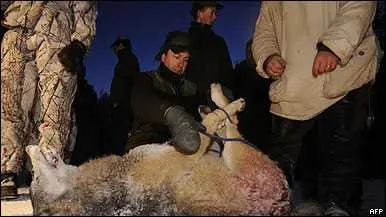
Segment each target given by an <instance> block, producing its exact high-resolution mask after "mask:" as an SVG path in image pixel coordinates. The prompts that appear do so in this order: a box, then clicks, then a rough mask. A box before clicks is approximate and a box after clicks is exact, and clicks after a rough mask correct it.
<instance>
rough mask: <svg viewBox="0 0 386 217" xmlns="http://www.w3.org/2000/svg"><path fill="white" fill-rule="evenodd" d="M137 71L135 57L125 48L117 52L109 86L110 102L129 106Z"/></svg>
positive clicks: (137, 64) (137, 65) (137, 66)
mask: <svg viewBox="0 0 386 217" xmlns="http://www.w3.org/2000/svg"><path fill="white" fill-rule="evenodd" d="M138 73H139V62H138V59H137V57H136V56H135V55H134V54H133V53H131V52H128V51H126V50H122V51H121V52H119V53H118V63H117V64H116V66H115V70H114V77H113V80H112V82H111V87H110V99H111V103H112V104H113V105H114V104H116V105H117V106H122V107H124V108H129V107H130V92H131V88H132V86H133V83H134V79H135V76H137V75H138Z"/></svg>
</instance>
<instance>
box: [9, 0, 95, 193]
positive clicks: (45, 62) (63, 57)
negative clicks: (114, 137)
mask: <svg viewBox="0 0 386 217" xmlns="http://www.w3.org/2000/svg"><path fill="white" fill-rule="evenodd" d="M95 21H96V3H95V2H91V1H66V2H59V1H50V2H45V1H38V2H35V1H28V2H27V1H14V2H13V3H12V4H11V5H10V6H9V7H8V9H7V11H6V15H5V20H4V21H3V24H4V25H6V26H9V27H10V28H11V30H10V31H8V32H7V33H6V35H5V36H4V39H3V41H2V46H1V47H2V59H1V61H2V64H1V67H2V68H1V84H2V91H1V94H2V96H1V99H2V104H1V105H2V107H1V121H2V133H1V149H2V151H1V173H2V181H1V188H2V196H3V187H4V189H6V190H7V191H4V192H6V193H5V194H6V195H5V196H7V195H8V196H9V195H14V196H15V195H16V193H17V192H16V191H17V188H16V185H15V183H14V179H15V176H16V174H17V173H20V171H21V169H22V168H21V167H22V164H21V161H22V160H21V159H23V156H24V147H25V145H27V144H35V143H36V144H38V145H42V146H52V147H54V148H55V149H57V151H58V153H60V154H61V156H62V157H63V158H64V159H65V161H66V162H67V163H68V161H69V160H70V153H71V151H72V148H73V147H70V144H74V142H73V141H70V135H71V129H72V126H71V125H72V120H71V119H72V117H71V114H72V112H71V104H72V101H73V99H74V95H75V91H76V80H77V74H78V73H82V72H83V71H84V65H83V56H84V55H85V53H86V51H87V49H88V48H89V47H90V46H91V43H92V41H93V39H94V36H95V24H96V23H95ZM30 74H33V75H30ZM29 76H32V77H33V76H35V80H31V84H28V85H29V86H31V87H34V88H35V89H34V90H36V92H34V93H30V92H31V91H27V92H25V91H23V88H22V87H23V82H24V81H23V80H24V78H26V79H27V77H29ZM24 86H26V85H24ZM3 88H4V89H3ZM26 95H28V97H26ZM25 99H26V100H25ZM25 101H27V102H26V103H25ZM22 105H24V106H25V107H24V108H23V107H22ZM34 106H36V107H34ZM23 112H24V114H27V115H23ZM39 125H40V126H39ZM37 126H39V127H38V129H37ZM31 135H35V136H36V139H37V140H38V141H36V142H35V141H33V140H32V138H31ZM3 178H4V179H3ZM12 180H13V181H12Z"/></svg>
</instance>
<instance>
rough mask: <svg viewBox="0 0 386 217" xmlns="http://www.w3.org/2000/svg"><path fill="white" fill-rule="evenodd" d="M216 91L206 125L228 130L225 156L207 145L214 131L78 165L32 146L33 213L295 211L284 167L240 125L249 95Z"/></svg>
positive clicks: (216, 88) (214, 86) (219, 132)
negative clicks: (182, 147)
mask: <svg viewBox="0 0 386 217" xmlns="http://www.w3.org/2000/svg"><path fill="white" fill-rule="evenodd" d="M211 94H212V100H213V101H214V102H215V103H216V105H217V106H218V107H219V109H216V110H214V111H208V112H209V113H207V114H204V113H203V112H202V116H203V121H202V125H203V126H204V128H205V129H206V133H205V134H207V135H214V134H215V133H217V135H219V136H222V137H225V138H228V140H225V142H224V149H223V152H222V155H221V157H219V156H215V155H213V154H208V153H207V150H208V148H209V146H210V144H211V143H212V139H211V138H210V137H208V136H207V135H204V134H203V133H201V134H200V139H201V144H200V148H199V150H198V152H196V153H195V154H192V155H184V154H182V153H180V152H178V151H176V150H175V149H174V147H173V146H171V145H168V144H167V143H166V144H149V145H143V146H139V147H137V148H135V149H133V150H131V151H130V152H129V153H127V154H126V155H124V156H122V157H121V156H114V155H113V156H107V157H103V158H99V159H94V160H91V161H89V162H87V163H85V164H83V165H81V166H79V167H75V166H71V165H66V164H65V163H64V162H63V160H62V159H61V157H60V156H59V154H58V153H56V152H55V151H54V150H52V149H49V147H40V146H28V147H27V148H26V151H27V153H28V155H29V156H30V158H31V161H32V164H33V171H34V175H33V181H32V183H31V200H32V204H33V208H34V215H290V214H291V212H292V211H293V209H292V205H291V203H290V195H289V190H288V183H287V181H286V178H285V176H284V174H283V173H282V171H281V170H280V169H279V167H278V166H277V164H276V163H275V162H273V161H272V160H270V159H269V158H268V156H266V155H265V154H264V153H263V152H261V151H260V150H258V149H256V148H253V147H251V146H249V145H247V144H246V143H244V142H243V140H242V136H241V135H240V133H239V131H238V130H237V113H238V112H240V111H242V110H243V108H244V107H245V101H244V100H243V99H238V100H236V101H233V102H231V103H229V102H228V100H227V99H226V97H224V95H223V93H222V89H221V86H220V85H219V84H212V85H211ZM202 111H203V110H202Z"/></svg>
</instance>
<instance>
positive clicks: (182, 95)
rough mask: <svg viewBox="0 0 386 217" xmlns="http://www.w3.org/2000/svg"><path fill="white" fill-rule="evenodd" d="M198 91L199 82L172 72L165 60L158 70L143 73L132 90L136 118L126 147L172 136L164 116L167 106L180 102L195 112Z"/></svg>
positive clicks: (162, 140)
mask: <svg viewBox="0 0 386 217" xmlns="http://www.w3.org/2000/svg"><path fill="white" fill-rule="evenodd" d="M196 93H197V86H196V84H194V83H192V82H190V81H187V80H185V79H184V77H183V76H181V75H178V74H176V73H173V72H171V71H170V70H169V69H168V68H167V67H166V66H165V65H163V64H162V63H161V65H160V67H159V68H158V70H156V71H153V72H149V73H140V75H139V76H138V77H137V80H136V82H135V83H134V86H133V90H132V100H131V105H132V109H133V113H134V121H133V128H132V132H131V133H132V135H131V136H130V137H129V139H128V140H129V141H128V145H127V148H126V151H128V150H129V149H132V148H134V147H136V146H139V145H143V144H150V143H163V142H166V141H167V140H169V139H171V134H170V131H169V128H168V126H167V125H166V120H165V117H164V114H165V111H166V109H167V108H169V107H171V106H176V105H180V106H182V107H184V108H185V109H186V111H187V112H188V113H190V114H191V115H193V116H194V115H195V113H197V106H198V104H197V99H196Z"/></svg>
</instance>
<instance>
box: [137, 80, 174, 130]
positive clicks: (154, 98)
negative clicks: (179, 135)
mask: <svg viewBox="0 0 386 217" xmlns="http://www.w3.org/2000/svg"><path fill="white" fill-rule="evenodd" d="M171 106H174V105H173V104H172V103H171V102H170V101H168V100H165V99H163V98H161V97H160V96H159V94H157V93H156V92H155V89H154V87H153V85H152V79H151V77H150V76H148V75H139V76H138V77H137V79H136V81H135V82H134V85H133V89H132V92H131V107H132V109H133V114H134V115H135V116H139V117H140V118H141V119H142V120H145V121H149V122H154V123H158V124H164V123H165V117H164V114H165V111H166V109H167V108H169V107H171Z"/></svg>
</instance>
